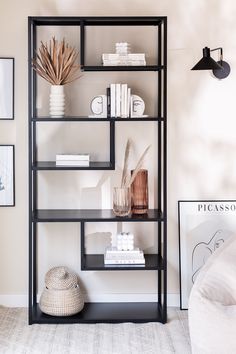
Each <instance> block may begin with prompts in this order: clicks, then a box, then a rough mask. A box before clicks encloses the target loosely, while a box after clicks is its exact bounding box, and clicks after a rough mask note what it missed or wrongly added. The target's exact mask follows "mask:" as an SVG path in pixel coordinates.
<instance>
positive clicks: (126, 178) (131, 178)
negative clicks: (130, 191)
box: [121, 139, 151, 188]
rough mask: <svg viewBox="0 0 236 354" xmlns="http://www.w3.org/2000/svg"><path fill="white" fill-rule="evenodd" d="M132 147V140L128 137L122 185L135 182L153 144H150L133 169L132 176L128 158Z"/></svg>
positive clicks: (127, 185)
mask: <svg viewBox="0 0 236 354" xmlns="http://www.w3.org/2000/svg"><path fill="white" fill-rule="evenodd" d="M131 147H132V142H131V140H130V139H128V141H127V143H126V148H125V157H124V166H123V171H122V178H121V187H126V188H128V187H130V186H131V184H132V183H133V181H134V179H135V177H136V176H137V174H138V172H139V171H140V170H141V168H142V165H143V162H144V159H145V156H146V155H147V152H148V150H149V149H150V147H151V145H149V146H148V147H147V148H146V149H145V150H144V152H143V154H142V155H141V157H140V159H139V160H138V162H137V164H136V167H135V169H134V170H133V173H132V176H130V174H129V173H128V160H129V155H130V150H131Z"/></svg>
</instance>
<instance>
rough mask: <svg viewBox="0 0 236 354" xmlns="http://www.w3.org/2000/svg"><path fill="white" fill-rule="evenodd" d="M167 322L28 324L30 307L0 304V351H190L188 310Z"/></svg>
mask: <svg viewBox="0 0 236 354" xmlns="http://www.w3.org/2000/svg"><path fill="white" fill-rule="evenodd" d="M168 318H169V320H168V323H167V324H166V325H162V324H160V323H145V324H133V323H122V324H89V325H87V324H73V325H36V324H35V325H32V326H28V324H27V309H22V308H7V307H2V306H0V354H5V353H8V354H23V353H24V354H49V353H50V354H159V353H160V354H169V353H179V354H190V353H191V349H190V339H189V333H188V320H187V311H180V310H177V309H173V308H170V309H169V310H168Z"/></svg>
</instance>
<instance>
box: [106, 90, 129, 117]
mask: <svg viewBox="0 0 236 354" xmlns="http://www.w3.org/2000/svg"><path fill="white" fill-rule="evenodd" d="M109 101H110V112H109V113H110V116H111V117H121V118H128V117H131V88H129V87H128V85H127V84H111V85H110V97H109Z"/></svg>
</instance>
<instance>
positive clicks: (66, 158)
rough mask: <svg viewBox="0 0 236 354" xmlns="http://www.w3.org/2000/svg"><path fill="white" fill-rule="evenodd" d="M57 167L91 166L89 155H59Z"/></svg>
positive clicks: (57, 156)
mask: <svg viewBox="0 0 236 354" xmlns="http://www.w3.org/2000/svg"><path fill="white" fill-rule="evenodd" d="M56 166H80V167H87V166H89V154H57V155H56Z"/></svg>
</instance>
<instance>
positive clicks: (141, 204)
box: [131, 169, 148, 214]
mask: <svg viewBox="0 0 236 354" xmlns="http://www.w3.org/2000/svg"><path fill="white" fill-rule="evenodd" d="M132 172H133V171H131V173H132ZM131 210H132V213H133V214H146V213H147V211H148V171H147V170H144V169H141V170H139V172H138V173H137V175H136V177H135V179H134V181H133V183H132V185H131Z"/></svg>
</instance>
